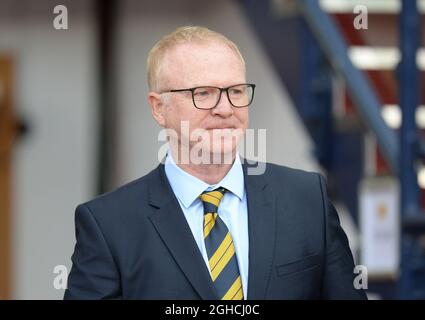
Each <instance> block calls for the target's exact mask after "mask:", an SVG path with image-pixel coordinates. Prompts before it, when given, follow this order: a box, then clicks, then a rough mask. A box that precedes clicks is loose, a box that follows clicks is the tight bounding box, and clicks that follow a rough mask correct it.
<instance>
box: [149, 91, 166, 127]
mask: <svg viewBox="0 0 425 320" xmlns="http://www.w3.org/2000/svg"><path fill="white" fill-rule="evenodd" d="M148 101H149V104H150V106H151V112H152V116H153V117H154V119H155V120H156V122H158V124H159V125H160V126H161V127H165V117H164V111H165V110H164V109H165V105H164V103H163V101H162V99H161V95H160V94H158V93H156V92H153V91H151V92H149V94H148Z"/></svg>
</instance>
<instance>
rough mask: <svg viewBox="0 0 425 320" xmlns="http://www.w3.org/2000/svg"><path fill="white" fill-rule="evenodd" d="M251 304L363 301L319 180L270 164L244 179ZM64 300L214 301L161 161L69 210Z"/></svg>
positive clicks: (316, 176) (207, 276)
mask: <svg viewBox="0 0 425 320" xmlns="http://www.w3.org/2000/svg"><path fill="white" fill-rule="evenodd" d="M243 171H244V177H245V188H246V192H247V200H248V228H249V275H248V296H247V298H248V299H364V298H365V297H366V296H365V293H364V291H362V290H356V289H355V288H354V287H353V278H354V276H355V275H354V274H353V269H354V263H353V258H352V255H351V252H350V249H349V246H348V241H347V238H346V235H345V233H344V231H343V230H342V229H341V227H340V224H339V219H338V216H337V213H336V211H335V209H334V207H333V206H332V204H331V203H330V201H329V199H328V197H327V194H326V185H325V183H324V180H323V178H322V177H321V176H320V175H319V174H317V173H308V172H304V171H301V170H295V169H290V168H287V167H283V166H278V165H274V164H267V169H266V171H265V173H264V174H262V175H248V174H247V165H246V164H243ZM75 225H76V239H77V242H76V245H75V251H74V254H73V256H72V262H73V266H72V270H71V272H70V274H69V277H68V289H67V290H66V291H65V296H64V298H65V299H102V298H104V299H217V298H218V297H217V295H216V293H215V291H214V286H213V283H212V280H211V277H210V274H209V272H208V269H207V266H206V264H205V262H204V260H203V258H202V255H201V253H200V251H199V249H198V247H197V245H196V242H195V240H194V238H193V235H192V233H191V230H190V228H189V225H188V224H187V222H186V219H185V217H184V214H183V212H182V210H181V208H180V205H179V203H178V201H177V199H176V197H175V195H174V193H173V191H172V189H171V187H170V185H169V183H168V180H167V177H166V175H165V170H164V166H163V165H162V164H160V165H159V166H158V167H157V168H156V169H154V170H153V171H151V172H150V173H149V174H147V175H146V176H144V177H142V178H140V179H138V180H136V181H133V182H131V183H129V184H127V185H125V186H123V187H121V188H119V189H117V190H115V191H113V192H111V193H108V194H105V195H102V196H100V197H98V198H96V199H94V200H92V201H90V202H87V203H85V204H81V205H79V206H78V207H77V209H76V214H75Z"/></svg>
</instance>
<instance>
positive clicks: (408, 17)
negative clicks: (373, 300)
mask: <svg viewBox="0 0 425 320" xmlns="http://www.w3.org/2000/svg"><path fill="white" fill-rule="evenodd" d="M401 3H402V10H401V15H400V29H399V30H400V51H401V57H402V59H401V62H400V65H399V68H398V77H399V88H400V107H401V110H402V114H403V118H402V124H401V129H400V151H401V154H402V155H403V156H402V157H400V187H401V216H402V221H403V224H402V226H403V229H402V231H403V232H402V237H401V240H402V241H401V275H400V282H399V297H400V298H402V299H425V248H423V247H421V246H420V243H419V241H417V240H418V239H417V238H416V237H417V235H420V234H421V233H422V234H423V233H424V232H425V230H424V229H423V230H417V228H418V227H419V226H420V224H421V221H420V220H421V218H423V215H421V208H420V191H419V186H418V182H417V178H416V177H417V172H416V168H415V165H416V162H417V160H418V158H419V148H418V146H419V132H418V128H417V127H416V121H415V111H416V108H417V106H418V105H419V70H418V67H417V64H416V53H417V50H418V48H419V37H420V32H419V30H420V19H419V18H420V16H419V12H418V8H417V3H416V1H411V0H403V1H402V2H401ZM422 224H423V222H422ZM412 225H413V226H415V228H412Z"/></svg>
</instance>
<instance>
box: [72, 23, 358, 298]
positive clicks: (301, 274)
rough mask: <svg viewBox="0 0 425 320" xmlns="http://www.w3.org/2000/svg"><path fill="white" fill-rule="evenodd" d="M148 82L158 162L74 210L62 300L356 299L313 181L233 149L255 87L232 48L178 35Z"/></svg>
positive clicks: (209, 38) (199, 35)
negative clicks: (163, 139)
mask: <svg viewBox="0 0 425 320" xmlns="http://www.w3.org/2000/svg"><path fill="white" fill-rule="evenodd" d="M148 82H149V88H150V92H149V96H148V99H149V104H150V106H151V110H152V115H153V117H154V118H155V120H156V121H157V122H158V124H159V125H161V126H162V127H164V128H167V129H168V130H169V132H171V133H170V139H169V144H170V149H169V150H168V153H167V156H166V159H165V164H160V165H159V166H158V167H157V168H156V169H154V170H153V171H152V172H150V173H149V174H148V175H146V176H144V177H142V178H140V179H138V180H136V181H134V182H132V183H130V184H128V185H125V186H123V187H121V188H119V189H118V190H115V191H113V192H111V193H109V194H106V195H102V196H100V197H98V198H97V199H95V200H92V201H90V202H88V203H85V204H82V205H80V206H78V208H77V210H76V218H75V220H76V236H77V243H76V246H75V252H74V254H73V257H72V261H73V267H72V271H71V273H70V275H69V279H68V289H67V290H66V292H65V298H66V299H101V298H105V299H114V298H124V299H234V300H240V299H320V298H324V299H363V298H365V294H364V292H363V291H361V290H356V289H355V288H354V287H353V268H354V264H353V259H352V256H351V252H350V249H349V247H348V242H347V238H346V236H345V234H344V232H343V230H342V229H341V227H340V225H339V220H338V217H337V214H336V212H335V209H334V207H333V206H332V204H331V203H330V202H329V200H328V198H327V195H326V191H325V188H326V187H325V183H324V181H323V179H322V178H321V177H320V176H319V175H318V174H315V173H307V172H303V171H300V170H295V169H289V168H286V167H282V166H277V165H272V164H267V165H266V168H265V172H264V173H263V174H259V175H258V174H249V170H248V168H247V165H246V164H245V162H244V161H241V159H240V157H239V155H238V154H237V151H236V147H237V145H238V142H239V141H240V139H241V138H242V136H243V134H244V133H245V130H246V129H247V126H248V106H249V105H250V104H251V102H252V99H253V96H254V89H255V85H253V84H249V83H247V80H246V75H245V62H244V60H243V57H242V55H241V54H240V52H239V50H238V48H237V46H236V45H235V44H234V43H233V42H231V41H230V40H229V39H227V38H225V37H224V36H223V35H221V34H219V33H216V32H213V31H211V30H209V29H206V28H202V27H183V28H179V29H177V30H175V31H174V32H173V33H171V34H169V35H167V36H166V37H164V38H163V39H161V40H160V41H159V42H158V43H157V44H156V45H155V46H154V47H153V48H152V50H151V52H150V54H149V58H148ZM200 153H201V154H202V155H201V159H199V154H200ZM226 160H227V161H226Z"/></svg>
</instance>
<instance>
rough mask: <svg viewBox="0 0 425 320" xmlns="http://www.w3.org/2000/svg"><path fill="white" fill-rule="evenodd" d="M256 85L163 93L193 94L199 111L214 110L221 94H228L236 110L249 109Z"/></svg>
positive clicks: (196, 88)
mask: <svg viewBox="0 0 425 320" xmlns="http://www.w3.org/2000/svg"><path fill="white" fill-rule="evenodd" d="M254 89H255V84H252V83H242V84H237V85H234V86H230V87H227V88H219V87H213V86H205V87H194V88H188V89H175V90H168V91H162V92H161V94H162V93H166V92H183V91H190V92H192V100H193V105H194V106H195V107H196V108H198V109H203V110H205V109H213V108H215V107H216V106H217V105H218V103H219V102H220V99H221V93H222V92H223V91H225V92H226V95H227V99H228V100H229V102H230V104H231V105H232V106H234V107H236V108H243V107H248V106H249V105H250V104H251V102H252V100H253V99H254Z"/></svg>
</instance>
